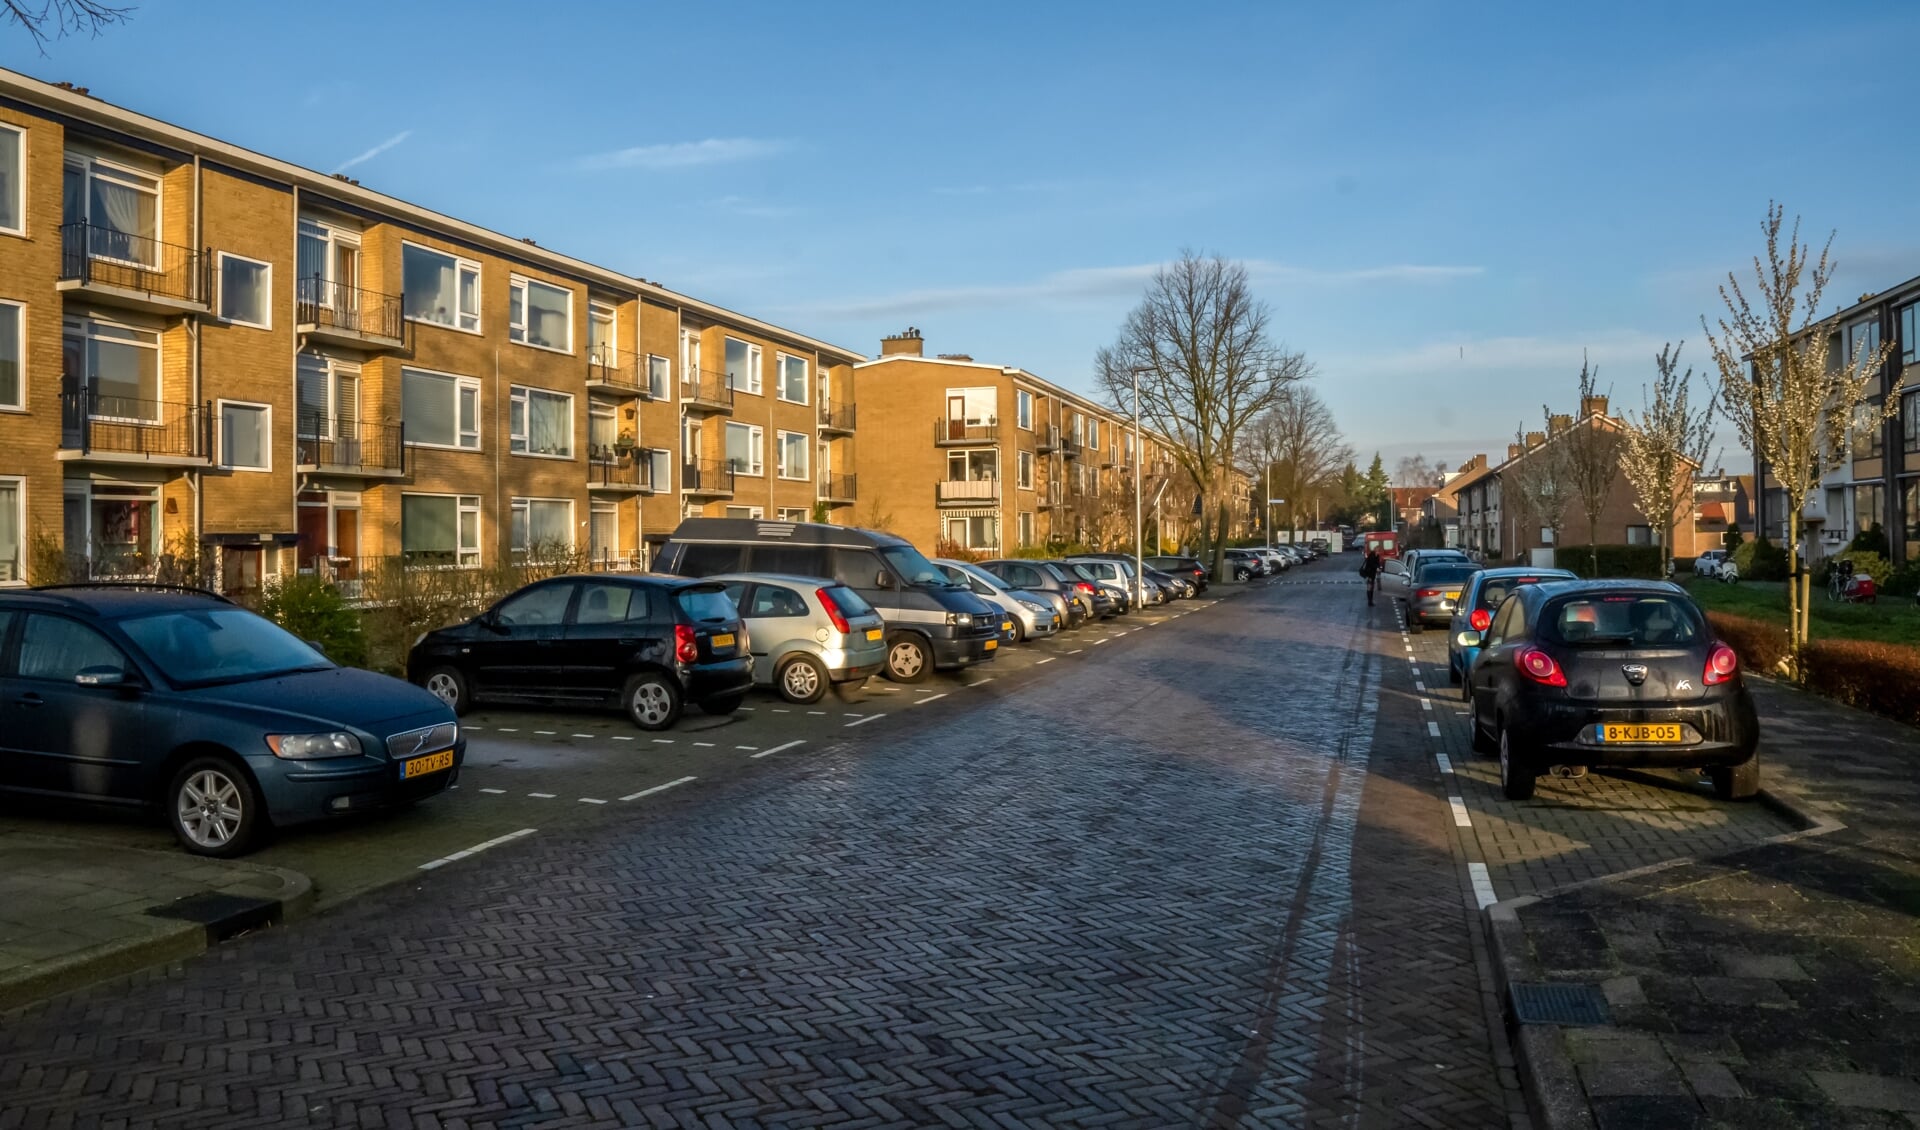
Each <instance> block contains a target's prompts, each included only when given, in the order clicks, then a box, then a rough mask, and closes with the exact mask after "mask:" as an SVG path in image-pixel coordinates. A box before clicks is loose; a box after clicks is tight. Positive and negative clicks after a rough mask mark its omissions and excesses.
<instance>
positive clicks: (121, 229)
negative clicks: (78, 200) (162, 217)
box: [88, 173, 159, 266]
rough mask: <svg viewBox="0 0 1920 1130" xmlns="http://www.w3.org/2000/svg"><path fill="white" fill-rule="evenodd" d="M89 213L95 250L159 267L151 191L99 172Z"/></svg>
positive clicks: (91, 190)
mask: <svg viewBox="0 0 1920 1130" xmlns="http://www.w3.org/2000/svg"><path fill="white" fill-rule="evenodd" d="M88 191H89V193H90V199H89V212H90V213H91V215H90V217H89V218H90V219H91V220H92V221H93V238H94V242H95V247H94V248H93V253H94V254H96V255H103V256H106V257H107V258H110V259H125V260H127V261H129V262H134V263H145V264H147V265H148V266H158V265H159V263H158V261H157V259H156V256H157V255H158V253H159V248H158V247H156V246H154V243H153V233H154V221H155V215H154V206H155V204H156V203H157V201H156V200H155V199H154V197H153V195H152V194H151V193H146V192H141V191H140V190H139V189H136V188H134V187H132V186H130V185H126V184H119V183H116V182H114V181H111V180H107V179H106V178H104V177H102V176H100V175H98V174H97V173H96V174H95V175H94V176H93V177H92V178H91V181H90V183H89V185H88Z"/></svg>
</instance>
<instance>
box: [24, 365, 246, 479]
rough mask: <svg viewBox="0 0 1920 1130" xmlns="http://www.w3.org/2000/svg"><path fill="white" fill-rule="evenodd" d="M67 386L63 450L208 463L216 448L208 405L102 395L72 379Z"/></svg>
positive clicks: (62, 422) (62, 401)
mask: <svg viewBox="0 0 1920 1130" xmlns="http://www.w3.org/2000/svg"><path fill="white" fill-rule="evenodd" d="M63 384H64V385H65V386H66V387H63V388H62V390H61V392H60V446H61V447H63V448H65V449H67V450H69V451H78V452H80V453H81V454H82V455H88V454H110V455H125V456H133V457H136V458H143V459H150V460H154V461H156V462H166V461H170V460H187V461H199V460H204V459H206V458H207V453H208V452H209V451H211V450H212V449H213V442H212V440H213V437H212V434H211V431H212V429H211V422H212V412H211V410H210V407H209V406H208V405H205V404H169V403H167V402H164V401H158V400H138V399H133V398H130V397H124V396H102V395H100V393H98V392H97V391H95V390H94V389H93V388H92V387H90V386H80V387H74V385H73V382H72V380H71V378H69V379H68V380H67V381H65V382H63Z"/></svg>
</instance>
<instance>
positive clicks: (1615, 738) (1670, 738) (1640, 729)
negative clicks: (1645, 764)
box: [1599, 722, 1682, 745]
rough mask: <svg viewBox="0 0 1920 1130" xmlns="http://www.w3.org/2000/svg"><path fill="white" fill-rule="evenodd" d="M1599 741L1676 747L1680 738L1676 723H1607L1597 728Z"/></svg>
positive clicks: (1678, 726) (1678, 727) (1678, 725)
mask: <svg viewBox="0 0 1920 1130" xmlns="http://www.w3.org/2000/svg"><path fill="white" fill-rule="evenodd" d="M1599 730H1600V740H1601V741H1603V742H1638V743H1646V744H1654V745H1677V744H1679V743H1680V741H1681V740H1682V739H1681V737H1680V724H1679V723H1678V722H1653V723H1632V724H1627V723H1618V722H1607V723H1602V724H1601V725H1600V726H1599Z"/></svg>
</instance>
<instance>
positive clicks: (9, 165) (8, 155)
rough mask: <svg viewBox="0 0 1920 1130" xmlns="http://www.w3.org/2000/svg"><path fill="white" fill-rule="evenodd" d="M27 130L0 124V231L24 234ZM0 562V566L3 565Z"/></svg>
mask: <svg viewBox="0 0 1920 1130" xmlns="http://www.w3.org/2000/svg"><path fill="white" fill-rule="evenodd" d="M26 175H27V134H26V131H25V130H22V129H18V128H16V127H14V126H0V231H9V232H12V233H13V234H15V235H24V234H25V233H26V230H27V194H26ZM4 567H5V564H4V562H0V568H4Z"/></svg>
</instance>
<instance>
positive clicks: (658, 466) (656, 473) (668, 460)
mask: <svg viewBox="0 0 1920 1130" xmlns="http://www.w3.org/2000/svg"><path fill="white" fill-rule="evenodd" d="M649 458H650V459H652V461H653V476H652V482H653V489H654V490H672V489H673V453H672V452H671V451H664V450H655V451H654V452H652V453H651V454H650V455H649Z"/></svg>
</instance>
